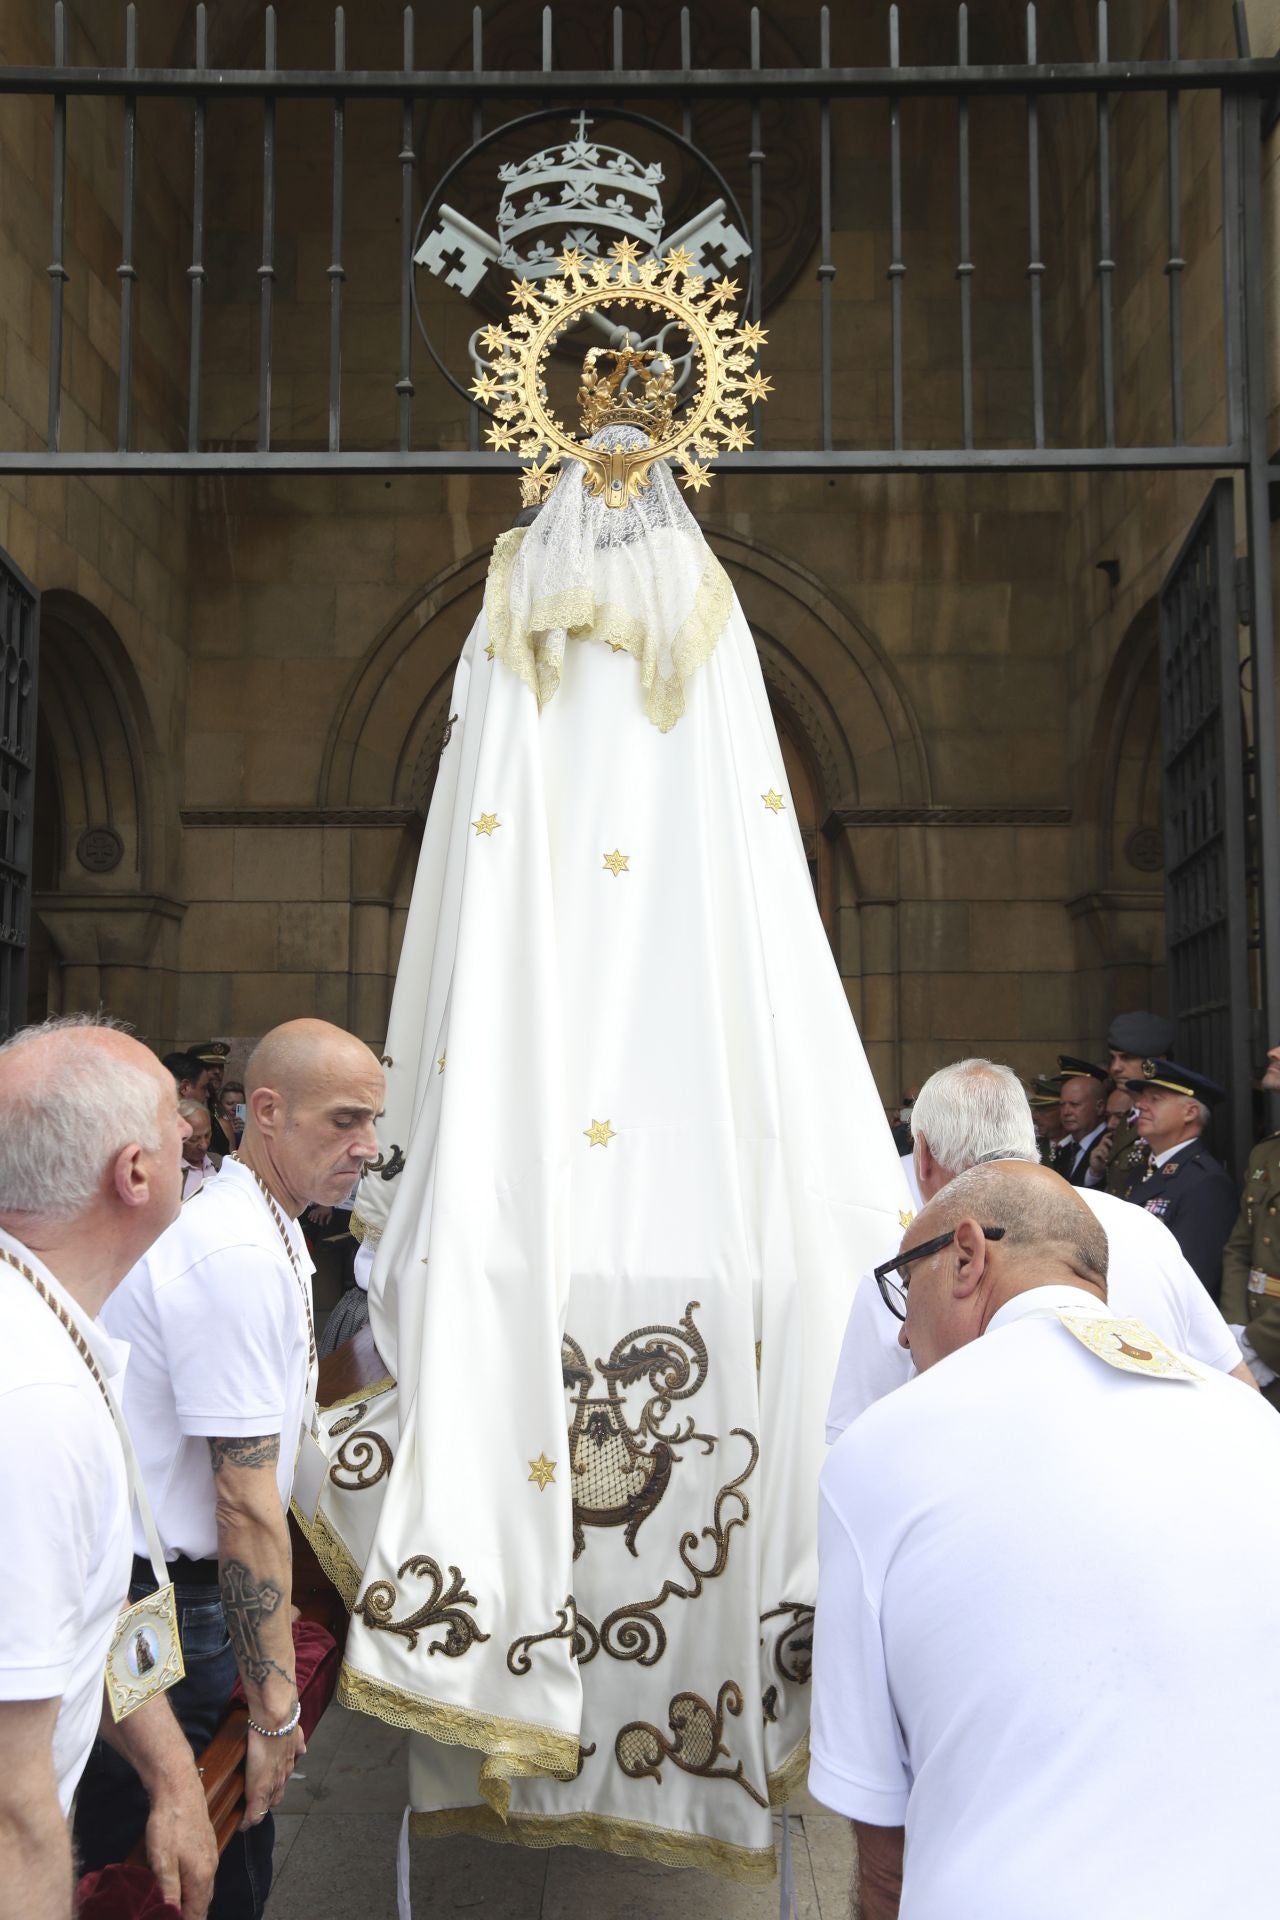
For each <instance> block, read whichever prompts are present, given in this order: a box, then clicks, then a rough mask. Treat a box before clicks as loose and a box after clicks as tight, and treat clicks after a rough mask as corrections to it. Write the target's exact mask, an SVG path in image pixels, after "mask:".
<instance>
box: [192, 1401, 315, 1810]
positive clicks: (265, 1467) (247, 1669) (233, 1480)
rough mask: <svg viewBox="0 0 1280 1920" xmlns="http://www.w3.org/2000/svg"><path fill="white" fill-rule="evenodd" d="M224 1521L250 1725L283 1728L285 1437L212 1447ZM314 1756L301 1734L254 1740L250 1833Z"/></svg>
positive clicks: (290, 1672) (226, 1576) (223, 1548)
mask: <svg viewBox="0 0 1280 1920" xmlns="http://www.w3.org/2000/svg"><path fill="white" fill-rule="evenodd" d="M209 1454H210V1457H211V1459H212V1462H213V1487H214V1494H215V1497H216V1501H217V1516H218V1586H219V1590H220V1592H221V1595H222V1611H223V1613H224V1615H225V1616H226V1622H227V1631H228V1633H229V1634H230V1636H231V1645H232V1647H233V1648H234V1650H235V1656H236V1665H237V1666H238V1667H239V1669H240V1678H241V1679H242V1681H243V1682H244V1690H245V1695H246V1697H247V1699H248V1702H249V1718H250V1719H251V1720H256V1721H257V1722H258V1724H259V1725H260V1726H263V1727H279V1726H282V1725H283V1724H284V1722H285V1721H286V1720H288V1719H289V1717H290V1715H291V1714H292V1713H293V1710H294V1707H295V1706H296V1704H297V1699H298V1695H297V1689H296V1687H295V1685H294V1669H293V1627H292V1624H291V1608H290V1585H291V1581H292V1564H291V1554H290V1548H289V1523H288V1519H287V1517H286V1515H285V1511H284V1508H283V1507H282V1506H281V1504H280V1491H279V1488H278V1487H277V1485H276V1462H277V1460H278V1459H279V1455H280V1437H279V1435H278V1434H274V1433H269V1434H262V1435H258V1436H256V1437H253V1438H245V1439H225V1440H212V1439H211V1440H210V1442H209ZM305 1751H306V1749H305V1746H304V1744H303V1740H302V1734H301V1732H296V1733H293V1734H289V1735H286V1736H285V1737H284V1738H283V1739H278V1740H265V1739H263V1738H262V1737H261V1736H260V1735H258V1734H254V1733H250V1735H249V1754H248V1761H247V1766H246V1782H245V1816H244V1824H245V1826H246V1827H252V1826H256V1825H257V1824H258V1822H259V1821H260V1820H261V1819H262V1818H263V1816H264V1815H265V1814H266V1813H267V1812H268V1810H269V1809H270V1808H271V1807H273V1806H275V1804H276V1802H277V1801H278V1800H279V1798H280V1796H281V1794H282V1793H283V1792H284V1789H285V1782H286V1781H287V1780H288V1778H289V1775H290V1774H291V1773H292V1771H293V1767H294V1762H295V1761H296V1760H297V1759H298V1757H299V1756H300V1755H301V1754H302V1753H304V1752H305Z"/></svg>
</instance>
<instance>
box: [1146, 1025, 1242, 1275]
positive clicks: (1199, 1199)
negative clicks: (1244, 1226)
mask: <svg viewBox="0 0 1280 1920" xmlns="http://www.w3.org/2000/svg"><path fill="white" fill-rule="evenodd" d="M1125 1085H1126V1086H1127V1087H1128V1089H1129V1092H1130V1093H1132V1094H1133V1095H1134V1096H1135V1099H1136V1105H1137V1111H1138V1133H1139V1136H1140V1137H1141V1138H1142V1139H1143V1140H1144V1141H1145V1142H1146V1144H1147V1146H1148V1148H1149V1149H1150V1152H1151V1165H1150V1168H1149V1170H1148V1172H1147V1174H1146V1177H1145V1178H1144V1179H1142V1180H1140V1181H1139V1182H1138V1184H1137V1186H1135V1187H1134V1189H1133V1191H1132V1193H1131V1194H1130V1195H1129V1199H1130V1200H1132V1201H1133V1203H1134V1205H1135V1206H1139V1207H1145V1208H1146V1210H1147V1212H1148V1213H1154V1214H1155V1215H1156V1217H1157V1218H1158V1219H1160V1220H1163V1221H1164V1224H1165V1225H1166V1227H1168V1229H1169V1231H1170V1232H1171V1233H1172V1235H1173V1237H1174V1239H1175V1240H1176V1241H1177V1242H1178V1245H1179V1246H1180V1247H1181V1248H1182V1251H1183V1253H1184V1254H1185V1255H1186V1257H1187V1260H1188V1261H1189V1263H1190V1264H1191V1266H1193V1267H1194V1268H1195V1270H1196V1272H1197V1273H1198V1274H1199V1276H1200V1279H1201V1281H1202V1282H1203V1284H1204V1286H1205V1287H1207V1288H1208V1290H1209V1293H1210V1294H1211V1295H1212V1297H1213V1298H1214V1299H1215V1300H1216V1299H1217V1298H1218V1292H1219V1287H1220V1283H1221V1278H1222V1249H1223V1246H1224V1245H1225V1243H1226V1239H1227V1235H1228V1234H1229V1233H1230V1232H1231V1226H1232V1222H1233V1221H1234V1219H1235V1217H1236V1204H1237V1203H1236V1191H1235V1187H1234V1185H1233V1183H1232V1179H1231V1176H1230V1174H1229V1173H1228V1172H1227V1170H1226V1168H1225V1167H1224V1166H1223V1165H1222V1163H1221V1161H1219V1160H1215V1159H1214V1157H1213V1155H1212V1154H1211V1153H1208V1152H1207V1151H1206V1150H1205V1148H1204V1147H1202V1146H1201V1144H1200V1135H1201V1134H1202V1133H1203V1131H1204V1128H1205V1126H1206V1124H1207V1122H1208V1119H1209V1109H1210V1107H1215V1106H1217V1104H1218V1102H1219V1101H1220V1100H1221V1099H1222V1098H1223V1092H1222V1088H1221V1087H1220V1086H1219V1085H1218V1083H1217V1081H1216V1080H1210V1079H1209V1077H1208V1075H1207V1074H1203V1073H1195V1072H1193V1071H1192V1069H1191V1068H1190V1067H1184V1066H1182V1065H1181V1064H1180V1062H1178V1061H1176V1060H1163V1059H1162V1060H1155V1059H1153V1060H1144V1061H1143V1063H1142V1072H1141V1074H1140V1075H1139V1076H1137V1077H1136V1078H1134V1079H1131V1080H1126V1081H1125Z"/></svg>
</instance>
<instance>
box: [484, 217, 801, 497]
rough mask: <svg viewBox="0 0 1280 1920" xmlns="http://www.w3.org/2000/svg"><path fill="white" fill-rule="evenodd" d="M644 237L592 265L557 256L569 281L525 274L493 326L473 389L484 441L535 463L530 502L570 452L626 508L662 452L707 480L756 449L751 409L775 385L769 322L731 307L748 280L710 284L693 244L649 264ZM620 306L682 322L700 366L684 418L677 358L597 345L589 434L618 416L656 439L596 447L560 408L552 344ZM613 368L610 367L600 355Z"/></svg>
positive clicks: (689, 481) (684, 474) (529, 474)
mask: <svg viewBox="0 0 1280 1920" xmlns="http://www.w3.org/2000/svg"><path fill="white" fill-rule="evenodd" d="M639 255H640V248H639V246H638V245H637V244H636V242H635V241H634V240H617V241H615V242H614V244H613V245H612V246H611V247H610V249H609V257H608V258H607V259H602V260H592V261H588V260H587V259H586V256H585V255H584V254H583V253H581V252H580V251H579V250H577V249H576V248H572V247H570V248H567V249H566V250H565V252H564V253H562V254H561V255H560V256H559V263H560V268H561V277H559V278H553V279H548V280H543V281H541V282H540V283H539V285H537V286H534V285H533V284H532V283H531V282H530V281H528V280H517V281H516V283H515V285H514V286H513V287H512V289H511V298H512V301H513V303H514V305H515V307H516V312H514V313H513V314H512V315H511V317H510V319H509V320H508V321H507V322H506V324H505V325H503V326H497V325H494V326H489V327H486V328H484V330H483V331H482V332H481V334H480V345H481V347H482V349H483V350H484V352H485V353H487V354H488V356H489V366H488V367H487V369H486V370H485V371H484V372H483V373H481V374H479V375H478V376H477V378H476V379H475V380H474V381H473V383H472V386H471V391H472V393H473V394H474V395H475V397H476V399H477V400H479V401H480V403H481V405H482V406H484V407H486V408H488V409H489V411H490V413H491V415H492V420H493V424H492V425H491V426H490V427H488V428H487V429H486V431H485V439H486V440H487V441H488V442H489V445H490V446H491V447H494V448H495V449H496V450H497V451H498V452H500V453H505V452H508V451H509V450H511V449H512V448H516V449H518V450H519V452H520V453H522V454H523V455H524V456H525V458H526V459H527V460H529V461H530V462H531V464H530V465H529V466H527V467H525V468H524V469H523V470H522V472H523V485H522V487H521V497H522V499H523V500H524V502H525V504H526V505H533V504H536V503H537V502H538V501H539V500H543V499H545V498H546V496H547V494H548V493H549V492H550V491H551V488H552V487H553V486H554V485H555V483H556V480H557V479H558V478H559V474H558V472H557V471H556V469H557V468H558V466H559V463H560V462H561V460H578V461H581V463H582V465H583V466H584V467H585V468H586V477H585V481H584V485H585V486H586V487H587V489H588V491H589V492H591V493H594V494H597V495H603V496H604V502H605V505H606V506H609V507H624V506H625V505H626V504H627V501H628V500H630V499H632V498H634V496H635V495H636V494H637V493H638V492H639V491H640V490H641V489H642V488H644V487H647V486H648V485H649V477H650V473H651V470H652V468H653V464H654V462H655V461H656V460H672V461H678V462H679V465H680V468H681V478H682V480H683V482H684V485H685V486H686V487H688V488H689V489H690V490H691V491H693V492H697V491H698V490H699V489H701V488H702V487H705V486H706V484H707V481H708V478H709V474H708V469H709V467H710V464H711V462H712V460H713V459H714V458H715V456H716V454H717V453H720V452H722V451H727V452H730V453H737V452H741V451H742V450H743V448H745V447H749V446H750V445H751V438H752V436H751V431H750V428H749V427H748V426H747V424H746V421H747V418H748V416H749V414H750V410H751V408H752V406H753V405H754V404H755V403H756V402H757V401H760V400H766V399H767V398H768V397H769V391H770V387H771V385H772V382H771V381H770V380H769V378H768V376H767V375H766V374H763V373H760V372H758V371H757V370H756V367H755V358H756V355H757V354H758V352H759V350H760V348H761V346H762V345H763V344H764V341H765V339H766V337H767V336H766V334H765V330H764V328H763V327H759V326H756V325H754V324H739V322H738V321H737V319H736V318H735V317H734V313H733V304H734V302H735V301H736V299H737V295H738V283H737V281H736V280H730V279H727V278H724V279H720V280H717V281H715V282H714V284H712V285H711V286H708V285H707V283H706V281H705V279H704V278H703V277H702V276H701V275H700V274H695V273H694V272H693V261H692V259H691V257H690V255H689V254H688V253H687V252H686V251H685V250H684V249H683V248H678V247H677V248H672V250H671V252H670V253H668V254H666V255H665V256H664V258H662V259H661V260H659V259H657V258H654V257H650V258H648V259H645V260H641V259H640V257H639ZM606 307H613V308H618V307H621V308H622V309H623V310H624V311H627V312H628V316H629V315H630V314H631V313H635V314H637V315H642V314H645V313H649V314H661V315H663V316H664V317H665V319H666V320H668V321H671V320H675V321H677V322H678V323H679V324H680V326H681V327H682V328H683V329H684V331H685V333H686V334H687V335H688V336H689V338H690V340H691V342H692V350H693V352H694V354H695V355H696V359H697V369H696V372H695V374H694V377H693V379H692V382H691V389H690V393H689V397H688V404H687V406H686V407H685V408H684V410H683V412H682V413H680V414H679V415H677V413H676V402H677V398H678V396H677V394H676V391H675V373H674V369H673V367H672V366H671V363H670V361H669V360H668V358H667V356H666V355H665V354H662V353H656V352H650V351H645V350H642V349H639V348H634V347H627V348H616V349H613V348H593V349H592V351H591V352H590V353H589V354H588V355H587V358H586V361H585V363H584V366H583V373H582V388H581V390H580V392H579V396H578V397H579V404H580V405H581V407H582V409H583V426H584V427H585V428H587V430H588V433H594V432H596V431H597V430H598V429H599V428H600V427H602V426H607V425H609V424H611V423H621V424H623V425H626V426H637V427H639V428H640V429H641V430H642V432H644V433H645V434H646V435H647V437H648V443H647V445H645V446H643V447H635V448H626V449H624V448H616V449H608V450H606V449H604V448H593V447H589V446H587V445H586V444H585V442H584V441H582V440H575V439H574V438H573V437H572V435H571V434H569V433H568V432H567V431H566V429H565V428H564V426H562V425H561V423H560V421H559V420H558V419H557V418H556V416H555V413H554V411H553V410H552V408H551V405H550V402H549V399H548V395H547V371H548V360H549V356H550V353H551V349H552V347H553V346H554V344H555V342H556V341H557V340H559V339H560V337H561V335H562V334H564V333H565V332H566V331H567V330H568V328H569V326H570V324H571V323H572V322H574V321H575V320H577V319H578V318H579V317H581V316H582V315H585V314H588V313H594V312H598V311H599V310H600V309H601V308H606ZM602 355H603V356H606V357H611V358H612V361H613V367H612V371H611V372H609V373H606V374H602V373H601V372H600V371H599V370H598V369H599V363H600V358H601V356H602Z"/></svg>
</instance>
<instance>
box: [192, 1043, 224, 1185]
mask: <svg viewBox="0 0 1280 1920" xmlns="http://www.w3.org/2000/svg"><path fill="white" fill-rule="evenodd" d="M187 1052H188V1053H189V1054H190V1055H191V1058H192V1059H193V1060H198V1061H199V1062H200V1065H201V1066H202V1067H205V1068H207V1069H208V1074H209V1124H210V1134H211V1139H210V1145H209V1150H210V1152H211V1153H214V1154H216V1155H217V1156H218V1157H219V1158H221V1157H222V1155H223V1154H224V1153H230V1151H231V1149H232V1147H233V1146H234V1144H235V1142H234V1141H232V1140H228V1138H227V1136H226V1133H225V1131H224V1129H223V1126H222V1121H221V1118H220V1116H219V1113H218V1097H219V1095H220V1094H221V1092H222V1082H223V1080H224V1078H225V1077H226V1071H227V1061H228V1059H229V1057H230V1054H231V1047H230V1045H229V1043H228V1042H227V1041H225V1040H201V1041H198V1042H197V1044H196V1045H195V1046H193V1047H188V1048H187Z"/></svg>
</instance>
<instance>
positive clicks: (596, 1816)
mask: <svg viewBox="0 0 1280 1920" xmlns="http://www.w3.org/2000/svg"><path fill="white" fill-rule="evenodd" d="M409 1831H410V1833H411V1834H412V1835H413V1837H414V1838H415V1839H431V1840H437V1839H441V1838H443V1837H444V1836H445V1835H447V1834H454V1833H465V1834H472V1835H475V1836H476V1837H478V1838H480V1839H484V1840H499V1841H502V1842H504V1843H506V1844H507V1845H508V1846H516V1847H594V1848H595V1849H596V1851H597V1852H600V1853H614V1854H622V1855H625V1856H627V1857H629V1858H631V1859H636V1860H655V1861H657V1862H659V1863H660V1864H661V1865H662V1866H665V1867H704V1868H706V1869H708V1870H709V1871H710V1872H711V1873H715V1874H718V1875H719V1876H720V1878H721V1879H722V1880H736V1881H739V1882H752V1883H754V1884H756V1885H759V1884H760V1883H761V1882H762V1881H766V1880H772V1879H774V1878H775V1877H776V1874H777V1867H776V1864H775V1861H774V1854H773V1848H772V1846H768V1847H739V1846H735V1845H734V1844H733V1843H732V1841H729V1840H717V1839H716V1838H715V1836H714V1835H712V1834H704V1833H679V1832H677V1831H676V1830H675V1829H673V1828H671V1827H651V1826H647V1825H646V1824H645V1823H644V1822H643V1821H642V1820H619V1819H616V1818H615V1817H614V1816H613V1815H612V1814H607V1813H513V1814H511V1815H510V1817H509V1818H508V1819H506V1820H502V1819H500V1818H499V1817H498V1815H497V1814H496V1813H494V1811H493V1810H492V1808H490V1807H487V1806H476V1807H441V1808H439V1809H437V1810H436V1811H434V1812H431V1813H411V1814H410V1816H409Z"/></svg>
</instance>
